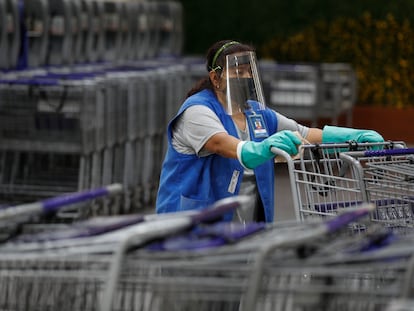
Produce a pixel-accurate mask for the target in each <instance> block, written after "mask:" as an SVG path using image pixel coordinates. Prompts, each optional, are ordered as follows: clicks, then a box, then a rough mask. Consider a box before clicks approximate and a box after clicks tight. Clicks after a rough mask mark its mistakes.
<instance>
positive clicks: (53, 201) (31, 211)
mask: <svg viewBox="0 0 414 311" xmlns="http://www.w3.org/2000/svg"><path fill="white" fill-rule="evenodd" d="M121 191H122V185H121V184H112V185H108V186H105V187H102V188H97V189H92V190H86V191H82V192H75V193H69V194H63V195H60V196H56V197H53V198H50V199H46V200H43V201H39V202H34V203H27V204H21V205H16V206H10V207H7V208H4V209H2V210H0V220H1V221H4V220H7V219H11V218H14V217H20V216H31V215H33V216H34V215H39V214H43V215H46V214H50V213H55V212H57V211H58V210H59V209H60V208H62V207H64V206H67V205H70V204H75V203H80V202H83V201H87V200H92V199H95V198H98V197H101V196H106V195H114V194H117V193H120V192H121Z"/></svg>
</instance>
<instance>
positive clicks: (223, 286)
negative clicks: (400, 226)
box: [0, 186, 413, 310]
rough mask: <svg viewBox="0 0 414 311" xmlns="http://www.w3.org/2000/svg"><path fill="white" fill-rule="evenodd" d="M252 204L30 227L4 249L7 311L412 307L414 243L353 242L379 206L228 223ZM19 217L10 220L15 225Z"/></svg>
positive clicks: (388, 238)
mask: <svg viewBox="0 0 414 311" xmlns="http://www.w3.org/2000/svg"><path fill="white" fill-rule="evenodd" d="M110 189H113V190H112V191H114V190H115V191H114V192H116V191H117V186H112V188H110ZM98 193H99V194H100V195H111V193H108V191H107V189H106V191H98ZM74 196H75V197H76V195H74ZM244 200H245V198H243V197H234V198H231V199H227V200H223V201H219V202H217V203H216V204H215V205H213V206H211V207H210V208H207V209H206V210H204V211H202V212H200V211H193V212H181V213H174V214H169V215H168V214H167V215H146V216H139V215H129V216H127V217H125V216H115V217H98V218H91V219H88V220H84V221H79V222H75V223H73V224H72V225H65V226H59V227H56V226H54V227H49V228H48V227H47V225H44V226H43V228H37V231H33V230H32V229H33V228H31V225H30V224H29V223H26V224H24V226H23V230H22V231H21V233H20V234H18V235H14V236H11V237H9V238H8V239H7V241H4V242H3V243H2V245H1V246H0V253H1V255H0V287H1V291H0V306H1V308H2V309H5V310H27V309H30V310H56V309H58V308H59V309H61V310H74V309H76V310H195V309H197V310H338V309H340V310H387V308H388V307H389V308H391V307H393V308H395V307H396V306H397V305H398V304H397V303H396V304H393V303H392V302H393V301H394V300H395V301H398V302H400V301H409V299H410V298H412V293H413V288H412V277H413V276H412V265H413V258H412V255H413V248H412V238H413V236H412V234H411V235H410V234H407V235H404V236H399V235H396V234H395V233H393V232H392V231H387V232H385V231H382V230H377V231H371V232H370V234H369V235H368V234H359V235H357V236H355V235H354V236H350V235H349V231H348V225H349V224H350V223H353V222H356V221H359V220H361V219H363V218H364V217H367V215H368V214H369V213H371V212H372V210H373V208H375V207H374V205H373V204H368V205H360V206H358V208H355V209H349V210H347V211H344V212H343V213H341V214H340V215H337V216H332V217H330V218H326V219H325V220H323V221H322V220H321V219H318V220H314V221H306V222H289V223H279V224H268V225H265V224H261V223H247V224H234V223H223V222H221V221H220V219H221V216H222V215H224V214H225V213H228V212H232V211H234V209H236V208H242V206H243V204H244V202H245V201H244ZM57 201H59V200H58V199H57ZM45 206H48V207H50V205H42V208H40V209H39V208H38V209H32V210H31V213H29V214H32V213H36V214H39V213H41V211H44V210H45V208H44V207H45ZM38 207H39V205H38ZM22 210H25V208H24V207H22V206H20V207H18V209H17V211H20V212H21V211H22ZM46 210H48V211H49V212H51V210H50V209H46ZM53 210H54V211H57V210H59V208H58V207H57V205H54V208H53ZM26 211H27V210H26ZM21 213H22V212H21ZM17 214H18V213H17V212H16V213H13V212H12V211H9V212H8V213H7V216H8V221H9V224H12V223H14V220H16V219H18V218H15V217H13V215H16V216H17ZM5 215H6V214H5V213H0V216H1V217H2V218H3V217H6V216H5ZM16 224H17V223H16ZM2 225H4V222H3V223H2ZM355 237H357V238H355Z"/></svg>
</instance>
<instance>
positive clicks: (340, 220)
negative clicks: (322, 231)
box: [325, 203, 375, 233]
mask: <svg viewBox="0 0 414 311" xmlns="http://www.w3.org/2000/svg"><path fill="white" fill-rule="evenodd" d="M374 209H375V205H374V204H371V203H367V204H363V205H361V206H358V207H357V209H355V210H352V211H346V212H345V213H344V214H340V215H338V216H336V217H335V218H334V219H332V220H328V221H327V222H326V223H325V226H326V230H327V231H328V232H329V233H333V232H335V231H337V230H339V229H341V228H344V227H345V226H346V225H348V224H350V223H351V222H354V221H356V220H357V219H359V218H361V217H364V216H366V215H368V214H369V213H370V212H372V211H373V210H374Z"/></svg>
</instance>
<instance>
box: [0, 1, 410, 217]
mask: <svg viewBox="0 0 414 311" xmlns="http://www.w3.org/2000/svg"><path fill="white" fill-rule="evenodd" d="M413 21H414V1H412V0H409V1H408V0H406V1H398V0H397V1H385V0H375V1H374V0H366V1H356V0H351V1H346V2H337V1H333V0H318V1H313V0H291V1H284V0H271V1H270V0H262V1H260V3H253V2H252V1H247V0H226V1H216V0H214V1H204V0H200V1H194V0H181V1H178V0H175V1H172V0H171V1H168V0H158V1H157V0H0V202H5V204H10V203H12V202H13V203H16V202H26V201H33V200H39V199H42V198H46V197H50V196H54V195H59V194H61V193H67V192H71V191H77V190H82V189H89V188H94V187H98V186H101V185H108V184H111V183H115V182H119V183H122V184H123V185H124V186H125V189H126V191H125V193H124V194H123V197H122V198H118V199H119V201H118V202H106V203H105V204H106V205H105V204H104V205H103V206H99V208H98V209H99V211H100V212H101V213H103V214H117V213H128V212H133V211H136V210H138V209H140V208H142V207H143V206H151V205H152V204H153V202H154V200H155V196H156V191H157V185H158V177H159V172H160V167H161V163H162V159H163V156H164V152H165V147H166V140H165V129H166V125H167V123H168V120H169V119H170V118H171V117H172V116H173V115H174V114H175V112H176V110H177V108H178V107H179V106H180V105H181V103H182V101H183V100H184V98H185V95H186V92H187V91H188V90H189V89H190V87H191V86H192V85H193V84H194V83H195V81H197V80H198V79H200V78H201V77H203V76H205V74H206V69H205V64H204V54H205V52H206V50H207V49H208V47H209V46H210V45H211V44H212V43H214V42H215V41H217V40H222V39H234V40H239V41H243V42H245V43H249V44H252V45H253V46H255V48H256V50H257V54H258V57H259V60H260V64H259V65H260V67H261V73H262V82H263V87H264V91H265V95H266V101H267V105H268V106H270V107H272V108H274V109H276V110H278V111H280V112H282V113H284V114H285V115H287V116H289V117H292V118H295V119H297V120H298V121H300V122H302V123H304V124H308V125H312V126H321V127H322V126H323V125H324V124H334V125H340V126H349V127H358V128H370V129H375V130H377V131H379V132H380V133H381V134H382V135H383V136H384V138H385V139H386V140H403V141H405V142H407V143H408V144H413V143H414V133H413V131H412V125H411V124H412V122H413V121H414V101H413V99H414V94H413V92H414V88H413V87H412V83H413V81H414V79H413V66H412V63H413V60H414V57H413V56H414V55H413V54H414V43H413V38H414V36H413V29H414V25H413Z"/></svg>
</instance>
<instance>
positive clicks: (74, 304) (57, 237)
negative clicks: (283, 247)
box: [0, 197, 264, 311]
mask: <svg viewBox="0 0 414 311" xmlns="http://www.w3.org/2000/svg"><path fill="white" fill-rule="evenodd" d="M243 200H244V201H245V200H246V199H245V198H243V197H235V198H229V199H224V200H221V201H218V202H217V203H216V204H214V205H213V206H211V207H210V208H209V209H206V210H203V211H198V212H197V211H190V212H182V213H174V214H167V215H147V216H141V217H140V216H139V215H130V217H129V218H130V219H128V217H126V216H123V217H121V218H115V220H114V218H113V217H108V218H106V219H103V220H102V219H101V220H99V221H97V220H96V219H95V220H93V219H91V220H90V221H89V222H88V223H83V225H81V224H77V226H72V227H68V228H66V229H64V230H51V231H49V232H48V231H44V232H41V233H39V234H32V235H23V236H18V237H17V238H15V239H14V240H10V241H9V242H8V243H6V244H3V245H2V246H0V248H1V255H0V280H1V281H0V284H1V285H0V288H1V289H2V292H1V294H0V306H1V308H3V309H8V310H27V309H31V310H34V309H38V310H47V309H49V310H56V309H57V308H58V307H59V309H62V310H101V311H102V310H145V306H146V303H145V297H141V298H140V299H139V300H134V299H136V297H138V296H137V295H138V294H134V296H135V298H134V297H132V296H130V294H131V293H130V292H129V290H130V289H131V286H128V284H126V288H123V287H121V296H119V295H118V293H119V288H120V287H119V286H118V284H119V282H118V280H119V279H120V276H121V274H120V271H121V270H122V271H123V269H124V268H123V267H124V264H125V262H124V259H125V257H126V256H127V253H128V252H129V251H130V250H131V249H134V248H136V247H139V246H142V245H144V244H145V243H148V242H150V241H154V240H156V239H160V238H163V237H169V236H172V235H174V234H175V233H177V232H183V231H185V230H188V229H191V228H193V227H194V226H196V225H199V224H203V223H210V222H214V221H217V220H220V219H221V217H222V215H223V214H224V213H227V212H231V211H233V210H234V209H235V208H237V207H238V206H239V205H240V204H242V203H243V202H244V201H243ZM108 225H109V226H108ZM263 226H264V224H262V225H256V228H257V230H260V229H261V228H263ZM135 268H136V267H134V269H135ZM138 270H139V269H138ZM146 272H148V271H146ZM129 273H130V274H134V271H133V270H131V271H129ZM134 275H135V274H134ZM136 281H138V282H141V281H143V282H145V281H146V279H142V280H141V279H138V280H136Z"/></svg>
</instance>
